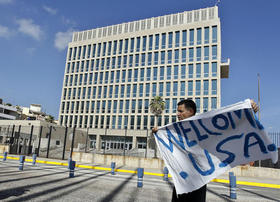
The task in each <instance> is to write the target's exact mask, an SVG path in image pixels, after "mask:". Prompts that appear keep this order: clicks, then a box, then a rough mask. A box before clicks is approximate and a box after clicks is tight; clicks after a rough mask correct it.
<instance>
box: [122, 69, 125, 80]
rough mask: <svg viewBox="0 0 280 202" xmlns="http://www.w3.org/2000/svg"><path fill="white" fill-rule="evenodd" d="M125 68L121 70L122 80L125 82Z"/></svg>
mask: <svg viewBox="0 0 280 202" xmlns="http://www.w3.org/2000/svg"><path fill="white" fill-rule="evenodd" d="M125 75H126V70H122V82H125Z"/></svg>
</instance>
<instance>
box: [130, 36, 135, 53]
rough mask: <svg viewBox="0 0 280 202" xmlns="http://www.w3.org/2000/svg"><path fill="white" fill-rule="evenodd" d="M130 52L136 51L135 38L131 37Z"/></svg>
mask: <svg viewBox="0 0 280 202" xmlns="http://www.w3.org/2000/svg"><path fill="white" fill-rule="evenodd" d="M130 52H131V53H132V52H134V38H131V39H130Z"/></svg>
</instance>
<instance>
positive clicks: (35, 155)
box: [32, 154, 37, 165]
mask: <svg viewBox="0 0 280 202" xmlns="http://www.w3.org/2000/svg"><path fill="white" fill-rule="evenodd" d="M36 158H37V154H33V155H32V159H33V161H32V164H33V165H35V164H36Z"/></svg>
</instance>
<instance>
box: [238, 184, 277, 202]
mask: <svg viewBox="0 0 280 202" xmlns="http://www.w3.org/2000/svg"><path fill="white" fill-rule="evenodd" d="M238 189H240V190H242V191H245V192H248V193H250V194H254V195H257V196H260V197H262V198H263V199H269V200H272V201H280V200H279V199H275V198H271V197H269V196H265V195H262V194H259V193H256V192H254V191H250V190H247V189H244V188H241V187H238ZM260 200H262V199H260Z"/></svg>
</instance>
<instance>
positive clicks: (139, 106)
mask: <svg viewBox="0 0 280 202" xmlns="http://www.w3.org/2000/svg"><path fill="white" fill-rule="evenodd" d="M142 102H143V101H142V100H138V113H142Z"/></svg>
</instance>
